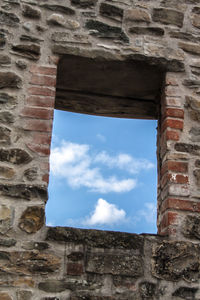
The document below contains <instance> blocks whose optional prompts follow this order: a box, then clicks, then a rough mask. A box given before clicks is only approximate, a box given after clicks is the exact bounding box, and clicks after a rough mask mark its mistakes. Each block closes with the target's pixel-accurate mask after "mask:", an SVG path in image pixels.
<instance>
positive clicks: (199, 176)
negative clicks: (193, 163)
mask: <svg viewBox="0 0 200 300" xmlns="http://www.w3.org/2000/svg"><path fill="white" fill-rule="evenodd" d="M193 174H194V176H195V178H196V184H197V186H198V187H200V169H196V170H194V171H193Z"/></svg>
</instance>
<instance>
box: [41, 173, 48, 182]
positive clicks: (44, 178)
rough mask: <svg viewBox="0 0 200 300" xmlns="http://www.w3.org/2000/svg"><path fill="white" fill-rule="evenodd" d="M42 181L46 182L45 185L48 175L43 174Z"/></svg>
mask: <svg viewBox="0 0 200 300" xmlns="http://www.w3.org/2000/svg"><path fill="white" fill-rule="evenodd" d="M42 181H44V182H46V183H47V184H48V183H49V174H44V175H43V176H42Z"/></svg>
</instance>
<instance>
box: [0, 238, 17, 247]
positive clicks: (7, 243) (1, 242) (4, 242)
mask: <svg viewBox="0 0 200 300" xmlns="http://www.w3.org/2000/svg"><path fill="white" fill-rule="evenodd" d="M16 243H17V241H16V240H14V239H2V238H0V246H1V247H8V248H9V247H13V246H15V245H16Z"/></svg>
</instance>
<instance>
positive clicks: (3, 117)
mask: <svg viewBox="0 0 200 300" xmlns="http://www.w3.org/2000/svg"><path fill="white" fill-rule="evenodd" d="M0 122H1V123H6V124H11V123H13V122H14V116H13V114H11V113H10V112H8V111H3V112H0Z"/></svg>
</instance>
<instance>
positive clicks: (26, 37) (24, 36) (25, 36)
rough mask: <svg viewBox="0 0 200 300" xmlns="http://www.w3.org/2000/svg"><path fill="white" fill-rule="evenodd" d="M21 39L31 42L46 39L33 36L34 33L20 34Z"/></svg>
mask: <svg viewBox="0 0 200 300" xmlns="http://www.w3.org/2000/svg"><path fill="white" fill-rule="evenodd" d="M20 40H21V41H27V42H31V43H40V42H42V41H44V40H43V39H41V38H38V37H36V36H33V35H30V34H29V35H27V34H22V35H21V36H20Z"/></svg>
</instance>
